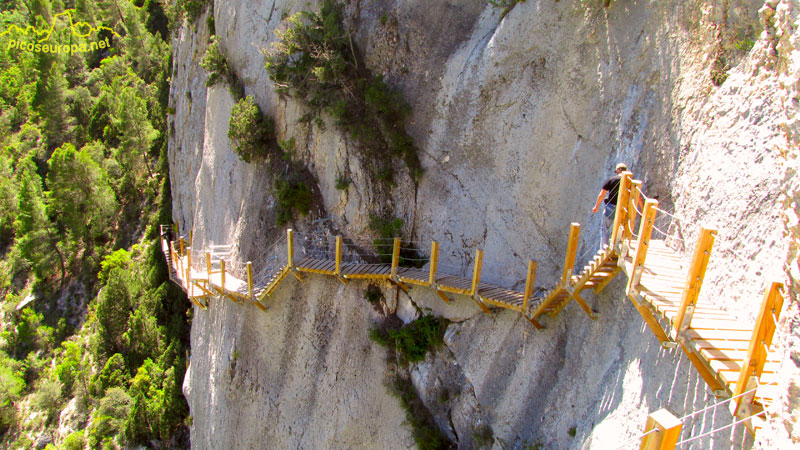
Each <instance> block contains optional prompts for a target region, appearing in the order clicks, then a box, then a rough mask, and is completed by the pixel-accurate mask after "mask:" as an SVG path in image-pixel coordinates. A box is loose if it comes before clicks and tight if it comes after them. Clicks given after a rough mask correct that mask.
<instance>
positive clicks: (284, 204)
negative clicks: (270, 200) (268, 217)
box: [274, 176, 311, 225]
mask: <svg viewBox="0 0 800 450" xmlns="http://www.w3.org/2000/svg"><path fill="white" fill-rule="evenodd" d="M274 194H275V197H276V198H277V200H278V206H277V214H278V216H277V219H276V221H277V224H278V225H285V224H287V223H289V222H291V221H292V220H293V219H294V217H295V213H299V214H301V215H307V214H308V212H309V210H310V209H311V189H310V188H309V187H308V184H306V183H304V182H303V181H302V180H299V179H297V177H291V176H280V177H278V178H277V179H276V180H275V190H274Z"/></svg>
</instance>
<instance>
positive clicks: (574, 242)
mask: <svg viewBox="0 0 800 450" xmlns="http://www.w3.org/2000/svg"><path fill="white" fill-rule="evenodd" d="M580 233H581V224H579V223H574V222H573V223H571V224H570V225H569V241H567V256H566V257H565V258H564V271H563V272H562V274H561V284H562V285H563V286H566V285H567V283H569V279H570V277H571V276H572V269H573V268H574V267H575V257H576V256H577V253H578V236H579V235H580Z"/></svg>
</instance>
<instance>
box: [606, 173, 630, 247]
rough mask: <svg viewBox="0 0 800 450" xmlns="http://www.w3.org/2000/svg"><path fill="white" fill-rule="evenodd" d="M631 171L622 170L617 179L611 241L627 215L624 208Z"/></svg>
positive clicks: (616, 235)
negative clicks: (617, 190) (617, 187)
mask: <svg viewBox="0 0 800 450" xmlns="http://www.w3.org/2000/svg"><path fill="white" fill-rule="evenodd" d="M632 176H633V173H631V172H622V175H621V177H620V180H619V193H618V194H617V210H616V212H615V213H614V225H613V226H612V227H611V230H612V231H611V242H616V241H617V237H618V235H619V227H620V225H622V226H623V227H624V226H625V224H626V222H627V221H628V216H627V214H628V213H626V212H625V210H626V209H627V207H628V201H629V200H630V198H631V177H632Z"/></svg>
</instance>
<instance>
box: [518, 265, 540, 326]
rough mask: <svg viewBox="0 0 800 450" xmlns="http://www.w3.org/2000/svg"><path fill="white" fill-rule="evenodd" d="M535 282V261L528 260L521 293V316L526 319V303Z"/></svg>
mask: <svg viewBox="0 0 800 450" xmlns="http://www.w3.org/2000/svg"><path fill="white" fill-rule="evenodd" d="M535 281H536V261H533V260H529V261H528V276H527V277H525V292H523V293H522V314H523V315H524V316H526V317H527V316H528V302H529V301H530V299H531V295H532V294H533V283H534V282H535ZM529 320H530V319H529ZM537 323H538V322H537ZM534 325H535V324H534ZM540 326H541V325H540Z"/></svg>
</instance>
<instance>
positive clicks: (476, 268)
mask: <svg viewBox="0 0 800 450" xmlns="http://www.w3.org/2000/svg"><path fill="white" fill-rule="evenodd" d="M482 268H483V250H481V249H477V250H475V263H474V264H473V265H472V289H471V290H470V292H469V295H470V296H472V297H475V296H476V295H478V287H479V286H480V284H481V269H482Z"/></svg>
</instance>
